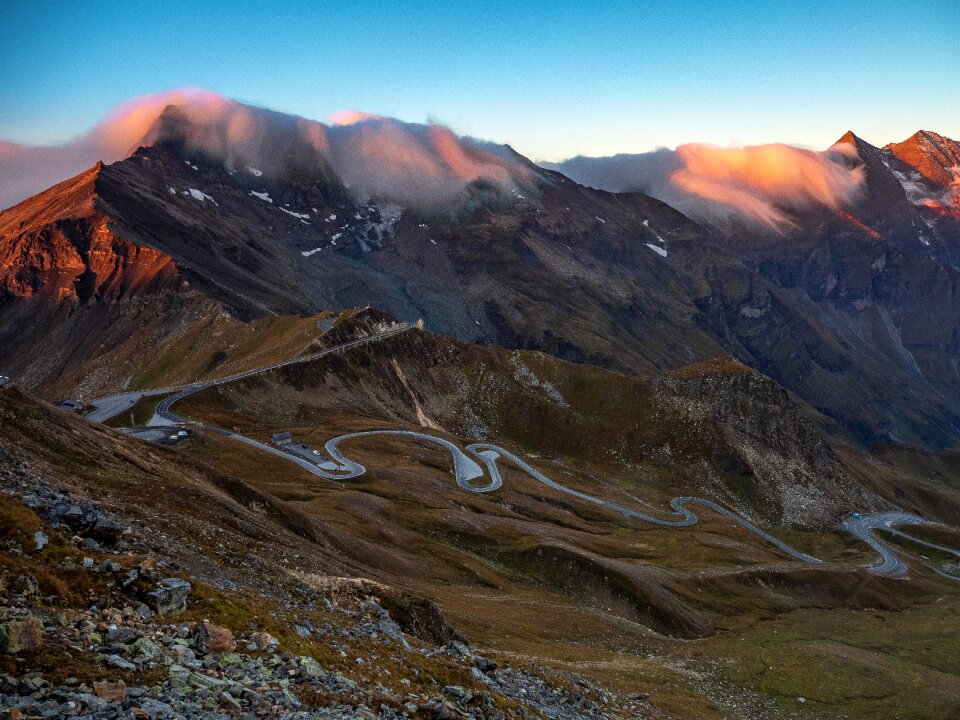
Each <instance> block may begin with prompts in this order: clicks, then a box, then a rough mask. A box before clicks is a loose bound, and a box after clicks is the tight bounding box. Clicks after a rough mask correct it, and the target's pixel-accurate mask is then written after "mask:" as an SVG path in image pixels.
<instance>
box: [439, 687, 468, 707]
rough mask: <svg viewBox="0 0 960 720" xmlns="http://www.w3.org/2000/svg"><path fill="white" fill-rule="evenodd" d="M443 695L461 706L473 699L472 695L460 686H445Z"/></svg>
mask: <svg viewBox="0 0 960 720" xmlns="http://www.w3.org/2000/svg"><path fill="white" fill-rule="evenodd" d="M443 694H444V695H446V696H447V697H449V698H452V699H453V700H455V701H456V702H458V703H460V704H461V705H466V704H467V703H468V702H470V700H471V699H472V698H473V693H471V692H470V691H469V690H467V689H466V688H465V687H462V686H461V685H447V686H446V687H445V688H443Z"/></svg>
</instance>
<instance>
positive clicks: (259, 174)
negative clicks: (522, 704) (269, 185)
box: [247, 165, 263, 177]
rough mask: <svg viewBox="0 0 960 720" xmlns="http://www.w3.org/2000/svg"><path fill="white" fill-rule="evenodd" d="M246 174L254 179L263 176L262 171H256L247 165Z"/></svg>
mask: <svg viewBox="0 0 960 720" xmlns="http://www.w3.org/2000/svg"><path fill="white" fill-rule="evenodd" d="M247 172H248V173H250V174H251V175H253V176H254V177H261V176H262V175H263V170H257V168H255V167H252V166H251V165H247Z"/></svg>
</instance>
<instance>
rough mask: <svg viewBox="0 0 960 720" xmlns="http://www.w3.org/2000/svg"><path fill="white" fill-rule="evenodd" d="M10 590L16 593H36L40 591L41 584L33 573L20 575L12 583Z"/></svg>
mask: <svg viewBox="0 0 960 720" xmlns="http://www.w3.org/2000/svg"><path fill="white" fill-rule="evenodd" d="M10 592H12V593H13V594H14V595H36V594H37V593H38V592H40V584H39V583H38V582H37V579H36V578H35V577H33V576H32V575H18V576H17V577H15V578H14V579H13V582H11V583H10Z"/></svg>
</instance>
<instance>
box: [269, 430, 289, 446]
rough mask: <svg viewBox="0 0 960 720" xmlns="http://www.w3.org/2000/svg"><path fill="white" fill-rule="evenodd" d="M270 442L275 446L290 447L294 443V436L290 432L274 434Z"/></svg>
mask: <svg viewBox="0 0 960 720" xmlns="http://www.w3.org/2000/svg"><path fill="white" fill-rule="evenodd" d="M270 442H272V443H273V444H274V445H289V444H290V443H292V442H293V435H292V434H291V433H288V432H281V433H274V434H273V435H271V436H270Z"/></svg>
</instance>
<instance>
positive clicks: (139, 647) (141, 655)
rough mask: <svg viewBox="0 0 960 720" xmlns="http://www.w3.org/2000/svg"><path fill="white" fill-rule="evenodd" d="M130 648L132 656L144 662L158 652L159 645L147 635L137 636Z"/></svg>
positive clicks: (151, 658)
mask: <svg viewBox="0 0 960 720" xmlns="http://www.w3.org/2000/svg"><path fill="white" fill-rule="evenodd" d="M131 648H132V649H133V653H134V656H135V657H136V658H137V659H138V660H142V661H144V662H149V661H150V660H153V659H154V658H155V657H156V656H157V655H158V654H159V653H160V646H159V645H157V644H156V643H155V642H154V641H153V640H151V639H150V638H148V637H141V638H139V639H138V640H137V641H136V642H135V643H134V644H133V645H132V646H131Z"/></svg>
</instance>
